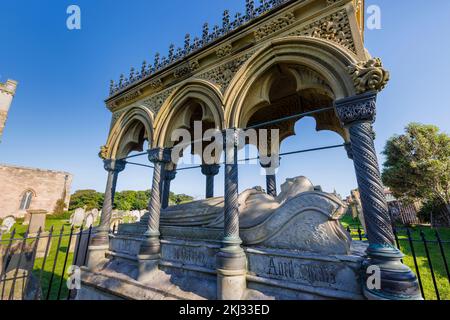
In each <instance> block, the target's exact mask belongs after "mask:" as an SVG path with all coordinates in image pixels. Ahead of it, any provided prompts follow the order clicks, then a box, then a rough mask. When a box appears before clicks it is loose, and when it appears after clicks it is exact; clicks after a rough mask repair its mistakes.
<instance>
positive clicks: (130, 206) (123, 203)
mask: <svg viewBox="0 0 450 320" xmlns="http://www.w3.org/2000/svg"><path fill="white" fill-rule="evenodd" d="M149 199H150V191H122V192H117V193H116V196H115V199H114V206H115V208H116V209H117V210H123V211H130V210H144V209H146V208H147V206H148V202H149Z"/></svg>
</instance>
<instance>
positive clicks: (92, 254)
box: [87, 245, 109, 271]
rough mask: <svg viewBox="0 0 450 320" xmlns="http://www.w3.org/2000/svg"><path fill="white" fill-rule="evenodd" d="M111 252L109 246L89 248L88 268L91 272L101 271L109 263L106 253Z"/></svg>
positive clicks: (91, 246)
mask: <svg viewBox="0 0 450 320" xmlns="http://www.w3.org/2000/svg"><path fill="white" fill-rule="evenodd" d="M108 250H109V245H90V246H89V248H88V259H87V261H88V262H87V267H88V268H89V270H91V271H92V270H96V269H101V267H102V266H103V265H104V264H105V263H106V262H107V261H108V259H107V258H106V253H107V252H108Z"/></svg>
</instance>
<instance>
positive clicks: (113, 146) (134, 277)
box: [78, 0, 421, 299]
mask: <svg viewBox="0 0 450 320" xmlns="http://www.w3.org/2000/svg"><path fill="white" fill-rule="evenodd" d="M246 2H247V3H246V12H245V13H244V14H237V15H236V16H235V17H234V18H230V16H229V13H228V12H227V11H226V12H225V13H224V15H223V23H222V25H221V26H215V27H213V28H210V27H209V26H208V24H205V25H204V28H203V35H202V36H201V37H200V38H195V39H193V40H191V37H190V36H189V35H186V41H185V44H184V46H183V47H182V48H179V49H177V50H175V47H174V46H170V49H169V54H168V56H166V57H161V56H160V55H159V54H157V55H156V57H155V60H154V63H153V64H150V65H149V64H147V63H145V62H144V63H143V65H142V69H141V70H135V69H132V70H131V72H130V75H129V77H124V76H121V78H120V81H119V82H118V83H114V82H112V83H111V92H110V97H109V98H108V99H107V100H106V104H107V106H108V108H109V110H110V111H111V112H112V123H111V130H110V133H109V137H108V141H107V144H106V145H105V146H104V147H102V149H101V152H100V156H101V157H102V158H103V159H104V164H105V169H106V170H107V172H108V181H107V186H106V194H105V203H104V206H103V211H102V216H101V226H100V228H99V230H98V232H97V233H96V234H95V236H94V237H93V239H92V242H91V245H90V251H89V266H88V267H87V268H85V269H84V272H83V286H82V290H81V291H80V292H79V293H78V298H79V299H95V298H102V299H104V298H110V299H114V298H128V299H129V298H131V299H261V298H276V299H420V298H421V297H420V294H419V288H418V284H417V280H416V277H415V275H414V274H413V273H412V272H411V270H410V269H409V268H407V267H406V266H404V265H403V264H402V263H401V258H402V257H403V255H402V253H401V252H400V251H399V250H398V249H397V248H396V247H395V241H394V235H393V230H392V226H391V221H390V217H389V214H388V207H387V203H386V199H385V196H384V193H383V187H382V183H381V179H380V171H379V166H378V161H377V155H376V152H375V148H374V141H373V140H374V132H373V128H372V124H373V123H374V121H375V114H376V97H377V93H378V92H379V91H380V90H382V89H383V88H384V86H385V85H386V83H387V82H388V78H389V74H388V72H387V71H385V70H384V69H383V67H382V63H381V61H380V60H379V59H376V58H373V57H371V56H370V55H369V53H368V52H367V50H365V48H364V43H363V29H364V27H363V26H364V16H363V14H364V10H363V6H364V3H363V1H355V0H295V1H288V0H265V1H261V3H260V4H258V5H256V4H255V3H254V1H253V0H247V1H246ZM306 116H312V117H314V119H315V120H316V122H317V130H331V131H334V132H336V133H337V134H339V135H340V136H341V137H342V139H343V141H344V144H345V146H346V150H347V153H348V156H349V158H350V159H351V160H352V161H353V162H354V164H355V171H356V175H357V180H358V185H359V190H360V193H361V202H362V207H363V211H364V218H365V222H366V225H367V235H368V239H369V241H368V244H364V243H359V242H352V241H351V239H350V238H349V236H348V234H347V233H346V231H345V230H343V228H342V226H341V225H340V223H339V219H340V217H341V216H342V214H343V213H344V212H345V209H346V208H345V205H344V204H343V203H342V202H341V199H338V198H337V197H336V196H334V195H332V194H328V193H324V192H322V191H317V190H318V189H317V188H314V186H313V184H312V183H311V182H310V181H309V180H308V179H307V178H305V177H297V178H292V179H289V180H287V181H286V183H284V184H283V185H282V188H281V192H280V194H278V192H277V190H276V177H275V173H274V172H273V171H271V170H269V169H268V168H266V169H268V170H267V190H268V192H267V193H266V192H265V191H264V190H262V188H254V189H250V190H246V191H244V192H243V193H241V194H239V193H238V187H237V186H238V180H239V174H238V163H237V161H231V163H230V162H227V163H226V165H225V166H224V174H225V196H224V197H214V177H215V176H216V175H217V174H219V171H220V170H219V169H220V165H219V163H217V162H216V163H212V164H211V163H205V164H204V165H203V166H201V171H202V173H203V174H204V175H205V176H206V181H207V183H206V185H207V190H206V191H207V192H206V200H202V201H197V202H193V203H190V204H186V205H179V206H172V207H169V206H168V200H167V199H168V197H167V195H168V193H169V191H170V184H171V183H174V182H176V171H177V163H172V162H173V159H172V158H171V149H172V148H173V147H174V146H175V144H174V143H173V142H172V141H171V134H172V132H173V131H174V130H175V129H179V128H183V129H186V130H189V131H193V129H194V128H193V126H194V122H195V121H201V122H202V124H203V130H207V129H211V128H213V129H217V130H220V131H224V130H226V129H233V130H236V131H237V130H239V129H243V128H249V127H252V126H259V127H262V128H265V129H279V130H280V131H279V132H280V135H279V136H280V140H281V141H283V140H284V139H285V138H287V137H289V136H292V135H294V134H295V133H294V125H295V122H296V121H298V120H299V119H301V118H302V117H306ZM277 119H284V120H283V121H279V122H277V121H273V120H277ZM261 124H262V125H261ZM145 141H147V142H148V144H149V146H150V150H148V152H147V153H146V154H148V158H149V160H150V162H151V163H152V166H153V167H154V175H153V185H152V193H151V200H150V203H149V209H148V213H147V214H146V215H144V216H143V217H142V219H141V221H140V222H139V223H135V224H123V225H121V226H120V227H119V230H118V231H117V232H116V233H114V234H110V232H109V227H110V223H111V217H112V203H113V200H114V193H115V186H116V182H117V178H118V175H119V173H120V172H121V171H123V170H124V169H125V167H126V165H127V161H126V159H127V157H128V156H129V154H130V153H131V152H133V151H138V152H142V151H143V146H144V142H145ZM227 142H228V140H227ZM231 145H232V147H231V148H228V149H226V152H225V158H226V159H236V157H237V146H236V145H233V143H232V144H231ZM260 152H261V150H260ZM299 171H301V169H299ZM299 174H300V172H298V173H297V174H296V175H299ZM294 175H295V174H294ZM371 265H376V266H378V267H379V268H380V269H381V288H373V287H370V286H367V284H366V278H367V277H368V274H367V273H366V270H367V267H368V266H371Z"/></svg>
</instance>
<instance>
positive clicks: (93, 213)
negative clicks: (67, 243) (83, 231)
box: [91, 209, 100, 222]
mask: <svg viewBox="0 0 450 320" xmlns="http://www.w3.org/2000/svg"><path fill="white" fill-rule="evenodd" d="M91 213H92V215H93V216H94V222H95V221H97V220H98V218H99V217H100V213H99V211H98V209H92V211H91Z"/></svg>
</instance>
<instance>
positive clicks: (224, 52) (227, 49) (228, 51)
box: [216, 44, 233, 58]
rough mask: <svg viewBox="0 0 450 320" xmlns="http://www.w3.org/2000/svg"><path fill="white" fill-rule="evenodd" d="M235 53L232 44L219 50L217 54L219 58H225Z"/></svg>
mask: <svg viewBox="0 0 450 320" xmlns="http://www.w3.org/2000/svg"><path fill="white" fill-rule="evenodd" d="M232 51H233V46H232V45H231V44H226V45H224V46H222V47H220V48H219V49H217V51H216V54H217V57H218V58H224V57H226V56H229V55H230V54H231V53H232Z"/></svg>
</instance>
